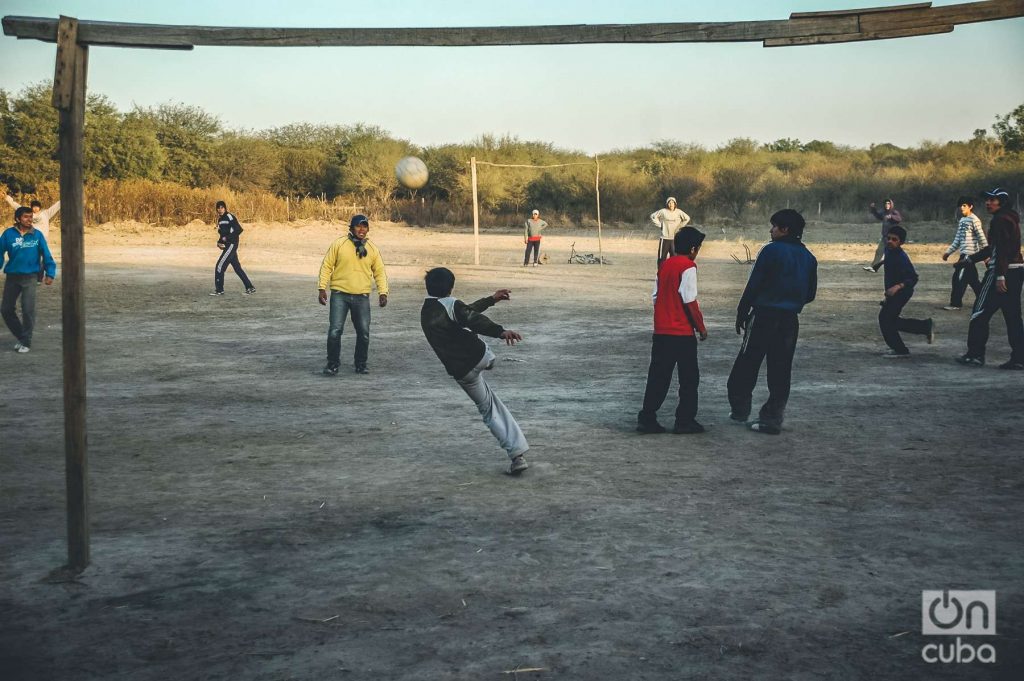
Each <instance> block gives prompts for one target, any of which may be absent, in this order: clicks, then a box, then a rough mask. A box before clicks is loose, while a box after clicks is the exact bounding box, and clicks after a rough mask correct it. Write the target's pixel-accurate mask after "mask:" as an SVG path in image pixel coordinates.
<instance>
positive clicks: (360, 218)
mask: <svg viewBox="0 0 1024 681" xmlns="http://www.w3.org/2000/svg"><path fill="white" fill-rule="evenodd" d="M358 225H366V226H367V227H369V226H370V221H369V220H367V219H366V216H365V215H363V214H362V213H359V214H358V215H353V216H352V219H351V220H349V221H348V228H349V229H352V228H353V227H357V226H358Z"/></svg>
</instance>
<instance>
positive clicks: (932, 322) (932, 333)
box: [928, 317, 935, 345]
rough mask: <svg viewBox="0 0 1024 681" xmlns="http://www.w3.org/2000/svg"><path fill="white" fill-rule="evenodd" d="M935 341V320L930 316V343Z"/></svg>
mask: <svg viewBox="0 0 1024 681" xmlns="http://www.w3.org/2000/svg"><path fill="white" fill-rule="evenodd" d="M934 343H935V320H934V319H932V318H931V317H929V318H928V345H932V344H934Z"/></svg>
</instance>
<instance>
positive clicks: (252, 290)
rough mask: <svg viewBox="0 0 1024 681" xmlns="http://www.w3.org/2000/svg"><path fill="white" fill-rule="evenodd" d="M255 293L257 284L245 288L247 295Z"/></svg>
mask: <svg viewBox="0 0 1024 681" xmlns="http://www.w3.org/2000/svg"><path fill="white" fill-rule="evenodd" d="M254 293H256V287H255V286H250V287H249V288H247V289H245V295H247V296H251V295H252V294H254Z"/></svg>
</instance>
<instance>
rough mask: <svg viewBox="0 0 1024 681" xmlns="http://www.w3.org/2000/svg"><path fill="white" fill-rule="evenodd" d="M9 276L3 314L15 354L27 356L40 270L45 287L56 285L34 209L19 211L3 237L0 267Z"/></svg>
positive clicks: (54, 267) (0, 237)
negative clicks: (36, 222)
mask: <svg viewBox="0 0 1024 681" xmlns="http://www.w3.org/2000/svg"><path fill="white" fill-rule="evenodd" d="M5 259H6V260H7V265H6V267H4V268H3V270H4V272H5V273H6V274H7V278H6V280H5V281H4V294H3V302H2V303H0V314H2V315H3V318H4V322H6V323H7V328H8V329H10V330H11V333H12V334H14V337H15V338H17V339H18V342H17V343H15V345H14V350H15V352H21V353H24V352H28V351H29V349H30V348H31V346H32V327H33V326H35V317H36V281H37V276H38V274H39V270H40V268H42V269H43V270H44V273H45V276H44V278H43V283H45V284H46V285H47V286H49V285H50V284H52V283H53V278H54V277H55V276H57V263H56V262H55V261H54V259H53V256H52V255H50V247H49V246H47V244H46V237H45V236H43V233H42V232H40V231H38V230H36V229H35V228H34V227H33V226H32V209H31V208H25V207H22V208H19V209H18V210H16V211H14V226H13V227H8V228H7V229H6V230H4V233H3V234H0V265H3V264H4V260H5ZM18 298H21V319H19V318H18V311H17V303H18Z"/></svg>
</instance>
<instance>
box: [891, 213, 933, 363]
mask: <svg viewBox="0 0 1024 681" xmlns="http://www.w3.org/2000/svg"><path fill="white" fill-rule="evenodd" d="M906 240H907V230H905V229H903V228H902V227H900V226H899V225H896V226H894V227H890V228H889V233H888V234H886V235H885V259H884V260H883V261H882V266H883V267H885V300H883V301H882V302H881V305H882V309H881V310H880V311H879V313H878V328H880V329H881V330H882V338H883V339H885V344H886V345H888V346H889V351H888V352H886V353H885V355H884V356H885V357H891V358H897V359H898V358H901V357H910V350H908V349H907V346H906V345H905V344H904V343H903V339H902V338H901V337H900V332H901V331H903V332H905V333H916V334H920V335H922V336H927V337H928V343H929V344H931V343H934V342H935V322H933V321H932V320H931V318H928V319H908V318H905V317H901V316H900V312H902V311H903V307H904V306H905V305H906V304H907V303H908V302H910V298H911V296H913V295H914V286H916V285H917V271H916V270H914V265H913V264H912V263H911V262H910V257H909V256H908V255H907V253H906V251H904V250H903V242H905V241H906Z"/></svg>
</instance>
